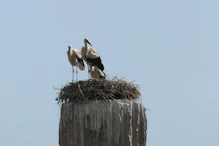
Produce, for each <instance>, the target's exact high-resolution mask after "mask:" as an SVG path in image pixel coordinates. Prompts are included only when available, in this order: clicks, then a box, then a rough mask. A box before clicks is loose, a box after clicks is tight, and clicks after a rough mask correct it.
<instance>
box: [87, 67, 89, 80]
mask: <svg viewBox="0 0 219 146" xmlns="http://www.w3.org/2000/svg"><path fill="white" fill-rule="evenodd" d="M89 67H90V66H89V65H88V66H87V70H88V79H90V69H89Z"/></svg>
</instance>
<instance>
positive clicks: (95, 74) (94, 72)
mask: <svg viewBox="0 0 219 146" xmlns="http://www.w3.org/2000/svg"><path fill="white" fill-rule="evenodd" d="M90 74H91V77H92V78H94V79H97V80H99V79H105V78H106V75H105V73H104V72H102V71H101V70H100V69H98V68H97V67H94V66H92V67H91V69H90Z"/></svg>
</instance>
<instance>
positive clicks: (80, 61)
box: [76, 55, 84, 66]
mask: <svg viewBox="0 0 219 146" xmlns="http://www.w3.org/2000/svg"><path fill="white" fill-rule="evenodd" d="M76 58H77V60H78V62H79V63H80V64H82V65H83V66H84V61H83V59H82V58H78V57H77V55H76Z"/></svg>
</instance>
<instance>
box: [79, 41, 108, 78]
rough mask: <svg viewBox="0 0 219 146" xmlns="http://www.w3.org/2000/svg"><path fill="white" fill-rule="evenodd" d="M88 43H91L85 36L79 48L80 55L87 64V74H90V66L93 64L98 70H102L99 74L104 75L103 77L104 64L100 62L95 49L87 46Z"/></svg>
mask: <svg viewBox="0 0 219 146" xmlns="http://www.w3.org/2000/svg"><path fill="white" fill-rule="evenodd" d="M88 44H89V45H90V46H92V45H91V43H90V42H89V41H88V39H87V38H85V39H84V45H85V46H83V47H82V49H81V54H82V57H83V59H84V60H85V61H86V63H87V65H88V76H89V78H90V74H89V73H91V72H92V70H91V69H92V67H93V66H94V67H95V68H97V69H98V72H102V73H101V74H103V75H104V77H105V73H104V72H103V70H104V65H103V64H102V61H101V58H100V55H99V54H98V53H97V51H96V50H95V49H94V48H92V47H90V46H88Z"/></svg>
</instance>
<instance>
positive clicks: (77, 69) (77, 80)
mask: <svg viewBox="0 0 219 146" xmlns="http://www.w3.org/2000/svg"><path fill="white" fill-rule="evenodd" d="M76 81H78V67H76Z"/></svg>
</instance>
